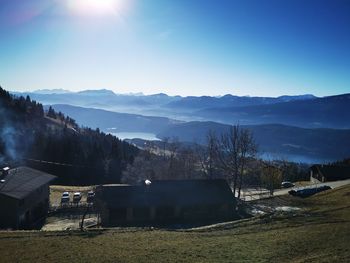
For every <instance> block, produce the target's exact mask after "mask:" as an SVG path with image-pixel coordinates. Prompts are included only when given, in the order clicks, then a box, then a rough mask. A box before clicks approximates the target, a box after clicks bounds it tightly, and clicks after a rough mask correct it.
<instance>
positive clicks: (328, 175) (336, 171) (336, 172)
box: [310, 164, 350, 182]
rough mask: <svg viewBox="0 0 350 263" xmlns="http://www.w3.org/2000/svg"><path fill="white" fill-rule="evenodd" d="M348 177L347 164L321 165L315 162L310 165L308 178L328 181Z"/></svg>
mask: <svg viewBox="0 0 350 263" xmlns="http://www.w3.org/2000/svg"><path fill="white" fill-rule="evenodd" d="M345 179H350V166H349V165H321V164H315V165H313V166H311V167H310V180H311V181H318V182H329V181H338V180H345Z"/></svg>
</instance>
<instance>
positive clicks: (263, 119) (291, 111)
mask: <svg viewBox="0 0 350 263" xmlns="http://www.w3.org/2000/svg"><path fill="white" fill-rule="evenodd" d="M194 115H197V116H200V117H203V118H207V119H209V120H215V121H220V122H226V123H227V122H228V123H236V122H240V123H241V124H266V123H281V124H285V125H292V126H298V127H305V128H327V127H329V128H340V129H346V128H350V94H342V95H336V96H329V97H323V98H314V99H307V100H293V101H288V102H283V103H274V104H268V105H254V106H247V107H226V108H224V107H220V108H207V109H204V110H200V111H197V112H195V113H194Z"/></svg>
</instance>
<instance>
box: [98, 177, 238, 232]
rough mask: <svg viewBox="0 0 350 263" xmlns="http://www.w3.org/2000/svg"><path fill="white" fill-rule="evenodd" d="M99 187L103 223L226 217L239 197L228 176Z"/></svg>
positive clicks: (192, 220) (116, 224) (120, 223)
mask: <svg viewBox="0 0 350 263" xmlns="http://www.w3.org/2000/svg"><path fill="white" fill-rule="evenodd" d="M146 183H147V184H142V185H103V186H100V187H98V188H97V191H96V199H97V207H98V209H99V210H100V213H101V225H102V226H119V225H137V224H147V223H155V224H168V223H185V222H196V223H200V222H207V221H225V220H229V219H232V218H233V216H234V208H235V198H234V196H233V194H232V191H231V189H230V187H229V185H228V184H227V182H226V181H225V180H221V179H215V180H162V181H153V182H150V181H148V182H147V181H146Z"/></svg>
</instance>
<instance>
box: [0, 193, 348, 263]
mask: <svg viewBox="0 0 350 263" xmlns="http://www.w3.org/2000/svg"><path fill="white" fill-rule="evenodd" d="M269 202H271V203H278V204H282V205H291V206H296V207H300V208H301V210H299V211H297V212H293V213H287V214H286V213H282V212H281V213H275V214H272V215H264V216H261V217H259V218H252V219H248V220H247V219H246V220H242V221H239V222H231V223H227V224H218V225H216V226H214V227H209V228H200V229H196V230H186V231H167V230H152V229H132V228H128V229H107V230H90V231H88V232H34V231H33V232H21V231H17V232H0V255H1V257H0V262H349V260H350V245H349V244H350V186H347V187H343V188H338V189H335V190H330V191H327V192H323V193H320V194H318V195H315V196H313V197H310V198H307V199H299V198H294V197H290V196H283V197H276V198H272V199H268V200H264V201H262V203H263V204H268V203H269Z"/></svg>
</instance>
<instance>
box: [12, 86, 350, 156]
mask: <svg viewBox="0 0 350 263" xmlns="http://www.w3.org/2000/svg"><path fill="white" fill-rule="evenodd" d="M15 94H16V95H23V96H26V95H29V96H30V97H31V98H33V99H35V100H37V101H40V102H42V103H44V104H46V105H47V106H46V108H48V106H49V105H51V106H52V107H53V108H54V109H55V110H56V111H61V112H62V113H64V114H67V115H68V116H71V117H73V118H74V119H75V120H76V121H77V122H78V123H79V124H81V125H83V126H86V127H91V128H99V129H101V130H102V131H104V132H106V133H111V134H114V135H116V136H119V137H121V138H122V139H133V138H141V139H145V140H162V139H163V138H176V139H177V140H179V141H181V142H186V143H188V142H190V143H199V144H205V142H206V136H207V134H208V132H209V131H214V132H216V133H217V134H221V133H223V132H225V131H227V130H228V129H229V127H230V125H235V124H240V125H242V126H243V127H246V128H248V129H249V130H251V131H252V133H253V134H254V137H255V138H256V141H257V143H258V144H259V146H260V155H261V156H262V157H267V158H283V159H286V160H290V161H296V162H307V163H314V162H321V163H324V162H331V161H335V160H338V159H342V158H345V157H346V156H348V155H349V154H350V150H349V149H350V144H349V143H350V106H349V105H350V94H341V95H335V96H328V97H315V96H313V95H299V96H280V97H276V98H274V97H248V96H244V97H240V96H234V95H229V94H228V95H225V96H221V97H211V96H201V97H194V96H192V97H181V96H168V95H166V94H155V95H143V94H115V93H114V92H113V91H111V90H86V91H81V92H70V91H66V90H44V91H42V90H41V91H35V92H28V93H15Z"/></svg>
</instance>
